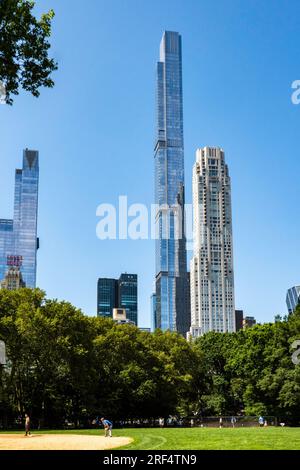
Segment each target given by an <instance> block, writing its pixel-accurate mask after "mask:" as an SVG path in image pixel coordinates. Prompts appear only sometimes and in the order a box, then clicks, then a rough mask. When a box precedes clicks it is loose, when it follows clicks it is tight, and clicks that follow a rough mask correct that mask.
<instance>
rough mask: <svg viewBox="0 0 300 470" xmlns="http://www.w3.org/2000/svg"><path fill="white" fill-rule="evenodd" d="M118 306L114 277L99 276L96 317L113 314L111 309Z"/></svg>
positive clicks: (116, 286)
mask: <svg viewBox="0 0 300 470" xmlns="http://www.w3.org/2000/svg"><path fill="white" fill-rule="evenodd" d="M117 307H118V281H117V280H116V279H109V278H99V279H98V288H97V315H98V317H110V318H112V316H113V309H114V308H117Z"/></svg>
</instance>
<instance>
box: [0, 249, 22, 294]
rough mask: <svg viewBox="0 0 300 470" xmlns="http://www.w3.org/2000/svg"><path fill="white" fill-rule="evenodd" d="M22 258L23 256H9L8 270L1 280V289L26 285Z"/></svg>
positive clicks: (19, 287)
mask: <svg viewBox="0 0 300 470" xmlns="http://www.w3.org/2000/svg"><path fill="white" fill-rule="evenodd" d="M22 259H23V258H22V256H11V255H10V256H7V262H6V265H7V272H6V275H5V277H4V279H3V280H2V281H1V282H0V288H1V289H8V290H16V289H21V287H26V284H25V282H24V281H23V277H22V273H21V266H22Z"/></svg>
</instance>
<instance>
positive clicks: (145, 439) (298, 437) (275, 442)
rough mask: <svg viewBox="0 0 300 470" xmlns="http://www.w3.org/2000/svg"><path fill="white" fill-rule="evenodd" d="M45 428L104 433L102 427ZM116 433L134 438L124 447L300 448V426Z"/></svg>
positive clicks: (89, 433) (81, 432)
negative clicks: (74, 428)
mask: <svg viewBox="0 0 300 470" xmlns="http://www.w3.org/2000/svg"><path fill="white" fill-rule="evenodd" d="M42 432H44V433H46V434H50V433H51V434H53V433H55V434H62V433H69V434H85V435H99V434H100V435H103V430H102V429H101V430H96V429H93V430H74V431H42ZM39 433H40V431H39ZM113 435H114V436H125V437H132V438H133V439H134V441H133V442H132V443H131V444H129V445H128V446H125V447H122V449H123V450H198V449H199V450H238V449H240V450H255V449H257V450H300V428H280V427H269V428H235V429H230V428H226V429H224V428H223V429H219V428H193V429H185V428H182V429H178V428H177V429H176V428H173V429H147V428H139V429H138V428H134V429H129V428H125V429H114V430H113Z"/></svg>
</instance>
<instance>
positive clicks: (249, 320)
mask: <svg viewBox="0 0 300 470" xmlns="http://www.w3.org/2000/svg"><path fill="white" fill-rule="evenodd" d="M254 325H256V320H255V318H254V317H245V318H244V320H243V329H244V330H245V329H246V328H251V327H252V326H254Z"/></svg>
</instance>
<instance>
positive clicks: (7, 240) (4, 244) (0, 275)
mask: <svg viewBox="0 0 300 470" xmlns="http://www.w3.org/2000/svg"><path fill="white" fill-rule="evenodd" d="M13 230H14V221H13V220H9V219H0V281H1V280H2V279H4V277H5V274H6V272H7V269H8V267H7V257H8V256H9V255H11V254H12V253H13V252H14V248H13V244H14V240H13Z"/></svg>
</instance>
